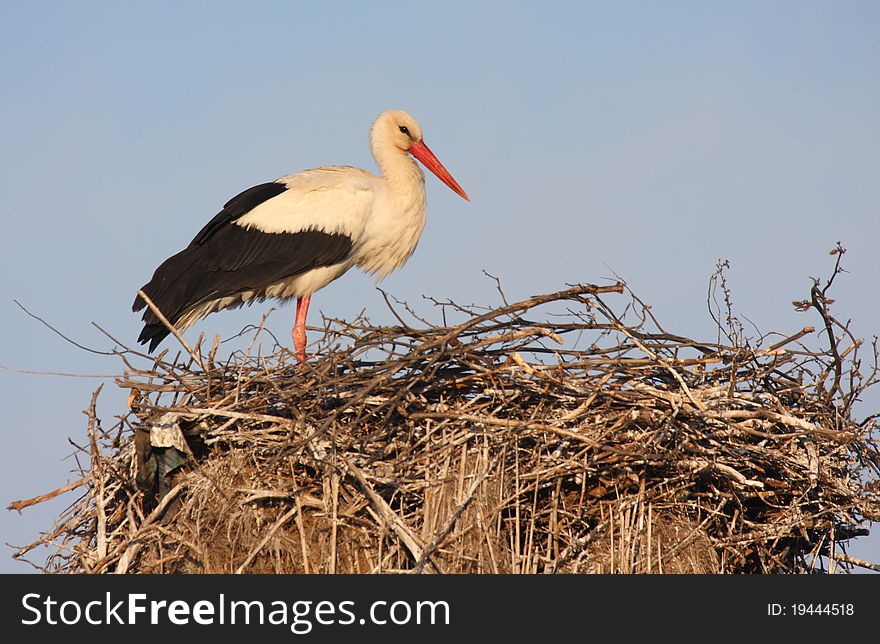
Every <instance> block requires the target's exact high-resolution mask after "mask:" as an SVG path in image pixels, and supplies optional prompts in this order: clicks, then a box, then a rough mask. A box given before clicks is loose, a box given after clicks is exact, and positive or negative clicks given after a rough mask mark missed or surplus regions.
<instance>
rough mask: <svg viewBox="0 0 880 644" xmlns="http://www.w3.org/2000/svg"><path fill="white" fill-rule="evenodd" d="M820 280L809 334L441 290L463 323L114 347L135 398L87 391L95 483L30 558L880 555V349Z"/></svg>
mask: <svg viewBox="0 0 880 644" xmlns="http://www.w3.org/2000/svg"><path fill="white" fill-rule="evenodd" d="M838 263H839V262H838ZM837 272H838V271H837V268H835V275H836V274H837ZM832 280H833V277H832ZM830 282H831V280H829V282H828V284H827V285H826V286H825V289H824V290H823V289H822V288H820V285H819V284H818V283H817V284H816V285H815V286H814V288H813V291H812V293H811V299H810V300H807V301H804V302H801V303H797V304H798V305H799V306H800V307H801V308H802V309H805V310H806V309H811V310H813V311H815V313H816V314H817V317H816V319H817V321H818V322H819V323H820V324H819V325H818V326H819V332H815V331H814V330H813V329H812V328H809V327H808V328H805V329H803V330H801V331H799V332H797V333H794V334H791V335H784V334H768V335H766V336H763V337H761V338H758V339H752V340H746V339H744V337H743V334H742V328H741V327H740V326H739V325H738V323H737V320H736V318H734V317H733V316H732V314H731V313H730V310H729V308H727V313H726V317H725V315H724V309H725V307H724V305H723V303H722V305H721V306H718V307H715V308H714V309H713V315H714V316H715V317H716V320H717V321H718V325H717V331H718V336H717V338H715V339H714V340H713V341H709V342H697V341H693V340H690V339H687V338H684V337H679V336H676V335H673V334H670V333H668V332H666V331H664V330H663V329H662V328H661V327H660V326H659V324H658V323H657V321H656V320H655V319H654V318H653V316H652V315H651V312H650V310H649V308H648V307H646V306H644V305H643V304H642V303H641V302H640V301H639V300H638V298H636V297H635V296H633V295H631V294H630V293H628V292H627V291H626V290H625V287H624V285H623V284H612V285H610V286H604V287H598V286H592V285H578V286H574V287H572V288H568V289H567V290H563V291H560V292H557V293H550V294H547V295H542V296H537V297H532V298H530V299H528V300H525V301H522V302H518V303H515V304H509V305H508V304H506V303H505V305H503V306H501V307H500V308H496V309H493V310H476V309H474V308H473V307H461V306H458V305H455V304H453V303H449V302H447V303H436V304H438V305H439V306H441V307H442V309H443V315H444V321H445V320H446V318H447V315H448V316H450V317H455V318H456V319H461V320H462V321H461V322H460V323H456V324H447V323H445V322H444V323H443V324H432V323H429V322H428V321H426V320H421V319H418V318H413V315H414V314H413V312H412V311H411V310H410V309H409V308H408V307H401V306H395V308H394V309H393V310H398V309H399V318H398V319H399V320H400V321H401V324H400V325H399V326H394V327H377V326H372V325H370V324H369V323H368V322H367V321H366V320H364V319H358V320H355V321H354V322H350V323H343V322H340V321H332V320H330V321H326V328H324V329H323V337H322V339H321V340H320V343H319V346H318V347H317V349H313V350H314V353H313V355H312V356H311V357H310V359H309V360H308V361H307V362H305V363H303V364H299V363H298V362H297V361H296V359H295V357H294V356H293V355H292V354H291V353H290V351H289V350H288V349H285V348H281V347H278V346H277V345H275V347H274V349H273V350H272V352H271V353H270V354H269V355H260V353H259V352H260V347H261V346H263V342H264V341H265V340H266V338H267V337H268V336H267V334H266V332H265V331H263V330H262V329H257V330H255V331H254V342H252V343H250V347H249V348H248V349H247V350H242V351H237V352H235V353H233V354H232V355H231V356H230V357H229V358H228V359H227V360H225V361H223V362H220V361H218V359H217V353H218V351H217V343H216V340H215V343H214V346H213V347H212V348H211V349H210V350H206V351H202V349H201V342H200V343H199V345H197V346H196V348H195V349H193V350H192V351H191V352H181V353H180V354H179V355H178V356H177V357H176V358H174V359H169V358H168V357H167V355H166V354H163V355H160V356H159V357H158V358H155V359H154V358H151V357H149V356H145V355H143V354H138V353H137V352H135V351H133V350H130V349H126V350H120V351H119V355H120V356H121V357H122V359H123V360H124V361H125V364H126V371H125V373H124V375H123V376H121V377H120V378H118V380H117V384H118V385H119V386H120V387H123V388H125V389H126V390H131V397H130V399H129V402H130V407H131V410H130V411H129V412H128V413H127V414H126V415H125V416H123V417H122V418H121V421H120V422H119V423H118V424H117V425H116V426H115V427H114V428H112V429H110V430H106V431H105V430H104V429H103V428H102V426H101V422H100V420H99V419H98V418H97V417H96V415H95V398H96V397H97V392H96V393H95V396H94V397H93V399H92V405H91V408H90V422H89V445H88V446H86V447H84V448H83V451H84V452H86V453H87V454H88V456H89V458H88V459H82V460H83V461H88V464H87V465H84V466H83V469H82V472H81V476H82V480H81V481H77V482H74V483H73V484H71V485H68V486H65V488H63V489H69V488H71V487H76V485H77V484H79V483H81V484H82V486H81V487H80V490H84V492H83V494H82V495H81V496H80V498H79V499H78V500H77V501H76V502H75V503H73V504H72V505H71V506H70V507H69V508H68V509H67V510H66V511H65V512H64V514H63V515H62V516H61V517H60V518H59V520H58V522H57V524H56V525H55V526H54V527H53V528H52V529H51V530H49V531H47V533H45V534H44V535H42V537H41V538H40V539H39V540H38V541H37V542H35V543H34V544H31V545H30V546H27V547H25V548H22V549H21V550H20V551H19V553H18V556H24V555H25V554H26V553H27V552H28V551H30V550H31V549H33V548H35V547H36V546H39V545H47V544H48V545H50V546H52V547H53V552H52V554H51V555H50V556H49V558H48V560H47V562H46V563H45V564H44V565H41V566H40V567H41V568H42V569H44V570H46V571H48V572H66V573H69V572H90V573H103V572H137V573H159V572H161V573H172V572H200V573H201V572H236V571H243V572H364V573H369V572H391V571H394V572H398V571H406V572H427V573H431V572H444V573H452V572H455V573H498V572H701V573H702V572H724V573H740V572H804V571H812V570H825V569H827V567H834V566H837V567H838V568H842V569H851V568H852V566H853V564H855V565H862V566H867V567H870V566H871V565H872V564H870V563H869V562H862V561H859V560H857V559H855V558H853V557H851V556H849V555H847V554H846V552H845V546H846V543H847V542H848V541H849V540H851V539H853V538H855V537H858V536H861V535H864V534H867V529H866V526H867V525H868V522H869V521H873V520H877V519H878V518H880V485H878V478H880V477H878V472H880V466H878V465H880V459H878V449H877V444H876V442H874V438H875V436H874V435H872V432H874V431H875V430H876V428H877V421H876V417H875V416H873V415H871V416H868V417H867V418H866V419H865V420H863V421H857V420H856V419H855V418H854V411H853V405H854V404H856V401H857V399H858V397H859V396H860V395H861V394H862V393H863V392H864V390H865V389H866V388H868V387H870V386H871V385H872V384H874V383H875V381H876V379H877V370H876V355H877V354H876V346H875V347H874V352H873V356H872V357H873V365H872V367H871V368H870V369H868V371H870V373H862V372H861V371H860V369H861V368H862V365H861V358H859V350H860V348H861V342H860V341H857V340H855V338H852V336H851V334H850V333H849V329H848V327H846V326H844V325H841V324H839V323H838V322H837V320H836V319H834V318H833V317H832V316H831V314H830V313H829V311H828V303H829V300H827V298H826V297H825V295H826V293H825V291H827V288H828V286H830ZM712 284H713V287H714V290H713V291H712V294H710V295H711V296H710V304H711V303H712V302H714V300H715V298H714V293H715V290H717V289H718V288H719V286H720V287H721V288H722V289H723V290H724V294H725V300H726V296H727V295H728V294H727V291H726V287H725V285H724V284H723V273H722V272H721V271H720V270H719V272H718V273H716V275H715V276H714V277H713V282H712ZM728 304H729V301H728ZM712 308H713V307H712V306H710V309H712ZM616 311H617V312H616ZM716 313H717V314H716ZM404 317H406V318H407V319H410V318H413V321H412V323H405V322H404V321H403V319H404ZM411 324H412V326H411ZM312 335H313V336H317V335H318V334H317V333H316V332H315V330H313V331H312ZM829 339H833V342H827V340H829ZM808 340H812V341H813V342H814V343H820V341H822V340H825V341H826V342H824V343H823V344H824V345H825V347H826V348H825V349H810V348H808V347H807V346H806V344H807V341H808ZM188 351H189V350H188ZM138 365H140V366H138ZM40 498H43V497H40ZM32 501H33V500H32ZM28 503H30V502H19V503H18V506H17V507H19V508H20V507H24V506H25V505H27V504H28ZM13 505H16V504H13Z"/></svg>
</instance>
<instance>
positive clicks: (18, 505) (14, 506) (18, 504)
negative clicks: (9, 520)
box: [6, 475, 92, 514]
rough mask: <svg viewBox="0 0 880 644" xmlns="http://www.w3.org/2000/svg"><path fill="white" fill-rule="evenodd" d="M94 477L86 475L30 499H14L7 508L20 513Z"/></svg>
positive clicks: (73, 488)
mask: <svg viewBox="0 0 880 644" xmlns="http://www.w3.org/2000/svg"><path fill="white" fill-rule="evenodd" d="M91 479H92V477H91V475H89V476H84V477H82V478H81V479H79V480H78V481H72V482H70V483H68V484H67V485H62V486H61V487H60V488H58V489H57V490H52V491H51V492H47V493H46V494H40V495H39V496H35V497H32V498H30V499H23V500H21V501H13V502H12V503H10V504H9V505H7V506H6V509H7V510H15V511H17V512H18V513H19V514H21V511H22V510H23V509H24V508H28V507H30V506H32V505H36V504H38V503H42V502H43V501H48V500H49V499H54V498H55V497H56V496H59V495H60V494H64V493H65V492H70V491H71V490H75V489H76V488H78V487H79V486H80V485H82V484H83V483H87V482H88V481H90V480H91Z"/></svg>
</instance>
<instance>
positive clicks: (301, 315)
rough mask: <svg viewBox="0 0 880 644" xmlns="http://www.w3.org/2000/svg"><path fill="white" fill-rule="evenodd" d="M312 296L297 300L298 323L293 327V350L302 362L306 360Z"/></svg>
mask: <svg viewBox="0 0 880 644" xmlns="http://www.w3.org/2000/svg"><path fill="white" fill-rule="evenodd" d="M311 299H312V296H311V295H305V296H303V297H298V298H297V299H296V322H295V323H294V325H293V350H294V351H295V352H296V357H297V358H299V359H300V360H305V359H306V316H307V315H308V314H309V301H310V300H311Z"/></svg>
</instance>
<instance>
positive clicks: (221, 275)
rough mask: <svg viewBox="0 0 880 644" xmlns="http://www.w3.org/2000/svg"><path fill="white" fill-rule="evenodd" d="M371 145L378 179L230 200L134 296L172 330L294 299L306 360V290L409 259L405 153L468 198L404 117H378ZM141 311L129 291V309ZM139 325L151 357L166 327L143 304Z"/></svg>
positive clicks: (266, 189) (278, 188) (321, 179)
mask: <svg viewBox="0 0 880 644" xmlns="http://www.w3.org/2000/svg"><path fill="white" fill-rule="evenodd" d="M370 149H371V151H372V153H373V158H374V159H375V160H376V164H377V165H378V166H379V170H380V171H381V176H376V175H374V174H372V173H370V172H366V171H365V170H361V169H359V168H353V167H351V166H325V167H321V168H314V169H312V170H305V171H304V172H298V173H296V174H290V175H287V176H284V177H281V178H279V179H276V180H275V181H272V182H270V183H262V184H260V185H258V186H254V187H253V188H249V189H248V190H245V191H244V192H242V193H241V194H239V195H237V196H235V197H233V198H232V199H230V200H229V202H227V203H226V205H225V206H224V207H223V210H221V211H220V212H219V213H218V214H217V216H216V217H214V218H213V219H212V220H211V221H209V222H208V224H207V225H206V226H205V227H204V228H202V230H201V231H199V233H198V234H197V235H196V236H195V238H194V239H193V240H192V242H190V244H189V246H187V247H186V248H185V249H184V250H182V251H181V252H179V253H177V254H176V255H174V256H172V257H169V258H168V259H167V260H165V261H164V262H162V264H161V265H160V266H159V268H157V269H156V272H155V273H153V278H152V279H151V280H150V281H149V282H148V283H147V284H146V285H145V286H144V287H143V289H142V290H143V292H144V293H146V295H147V297H149V298H150V300H151V301H152V302H153V303H154V304H155V305H156V308H158V309H159V310H160V311H161V312H162V314H163V315H164V316H165V318H166V319H167V320H169V321H170V322H171V323H172V324H173V325H174V326H175V327H176V328H177V329H179V330H183V329H185V328H187V327H188V326H190V325H191V324H193V323H194V322H196V321H198V320H200V319H201V318H203V317H205V316H206V315H208V314H210V313H213V312H215V311H220V310H222V309H229V308H237V307H239V306H242V305H243V304H252V303H253V302H255V301H257V302H262V301H264V300H265V299H266V298H277V299H280V300H281V301H287V300H289V299H291V298H294V297H295V298H297V302H296V322H295V324H294V327H293V333H292V335H293V345H294V350H295V351H296V355H297V356H298V357H299V359H300V360H303V359H305V345H306V329H305V324H306V315H307V313H308V310H309V300H310V299H311V295H312V293H314V292H315V291H317V290H318V289H320V288H323V287H324V286H327V284H329V283H330V282H332V281H333V280H335V279H336V278H338V277H340V276H341V275H342V274H343V273H345V272H346V271H347V270H348V269H350V268H351V267H352V266H358V267H359V268H361V269H363V270H364V271H365V272H367V273H369V274H371V275H374V276H375V277H376V279H377V280H381V279H383V278H384V277H386V276H387V275H388V274H389V273H391V272H392V271H394V270H395V269H397V268H399V267H400V266H402V265H403V264H404V263H405V262H406V260H407V259H409V257H410V256H411V255H412V254H413V251H414V250H415V248H416V244H418V241H419V237H420V236H421V234H422V229H423V228H424V227H425V175H424V173H423V172H422V170H421V168H419V165H418V164H417V163H416V162H415V161H414V160H413V158H412V157H415V158H416V159H418V160H419V161H421V162H422V163H423V164H424V165H425V167H426V168H428V169H429V170H430V171H431V172H433V173H434V174H435V175H437V177H438V178H439V179H440V180H441V181H442V182H443V183H445V184H446V185H447V186H449V187H450V188H452V190H454V191H455V192H456V193H458V194H459V195H461V196H462V197H464V198H465V199H467V200H468V201H469V200H470V199H469V198H468V196H467V194H466V193H465V191H464V190H462V188H461V186H459V185H458V183H456V181H455V179H453V178H452V176H451V175H450V174H449V172H447V170H446V168H444V167H443V164H442V163H440V161H438V160H437V157H435V156H434V154H433V153H432V152H431V150H429V149H428V146H427V145H425V142H424V140H423V139H422V128H421V127H420V126H419V124H418V123H417V122H416V120H415V119H414V118H413V117H411V116H410V115H409V114H407V113H406V112H402V111H399V110H388V111H386V112H382V114H380V115H379V116H378V118H377V119H376V120H375V121H374V122H373V126H372V129H371V130H370ZM409 155H412V157H410V156H409ZM144 307H146V302H145V301H144V299H143V298H142V297H141V296H140V294H138V296H137V297H136V298H135V301H134V305H133V306H132V309H133V310H134V311H140V310H141V309H143V308H144ZM143 321H144V328H143V330H142V331H141V334H140V336H139V337H138V341H139V342H140V343H141V344H146V343H147V342H149V343H150V348H149V350H150V351H153V350H154V349H155V348H156V346H157V345H158V344H159V343H160V342H162V340H163V339H164V338H165V337H166V336H167V335H168V334H169V331H168V329H167V328H166V326H165V325H164V324H163V323H162V321H161V320H160V319H159V317H157V316H156V315H155V314H154V313H153V311H152V310H151V309H150V308H147V310H146V311H144V314H143Z"/></svg>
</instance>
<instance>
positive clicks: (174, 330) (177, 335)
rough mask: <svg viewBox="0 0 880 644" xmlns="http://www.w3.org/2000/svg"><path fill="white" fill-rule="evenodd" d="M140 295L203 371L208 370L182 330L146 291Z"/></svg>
mask: <svg viewBox="0 0 880 644" xmlns="http://www.w3.org/2000/svg"><path fill="white" fill-rule="evenodd" d="M138 295H139V296H140V297H142V298H143V300H144V302H146V303H147V306H148V307H150V310H151V311H152V312H153V315H155V316H156V317H157V318H159V321H160V322H161V323H162V324H164V325H165V328H166V329H168V330H169V331H170V332H171V333H172V334H173V335H174V337H175V338H177V341H178V342H180V345H181V346H182V347H183V348H184V349H186V352H187V353H188V354H189V355H190V357H191V358H192V359H193V360H194V361H195V363H196V364H197V365H199V366H200V367H201V368H202V371H204V372H207V371H208V370H207V369H205V364H204V363H203V362H202V356H201V355H198V354H196V353H195V352H194V351H193V350H192V348H190V346H189V345H188V344H187V343H186V340H184V339H183V336H182V335H181V334H180V331H178V330H177V328H176V327H175V326H174V325H173V324H171V322H169V321H168V318H166V317H165V316H164V315H163V314H162V311H160V310H159V307H158V306H156V305H155V304H153V300H151V299H150V297H149V296H148V295H147V294H146V293H144V292H143V290H139V291H138Z"/></svg>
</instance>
